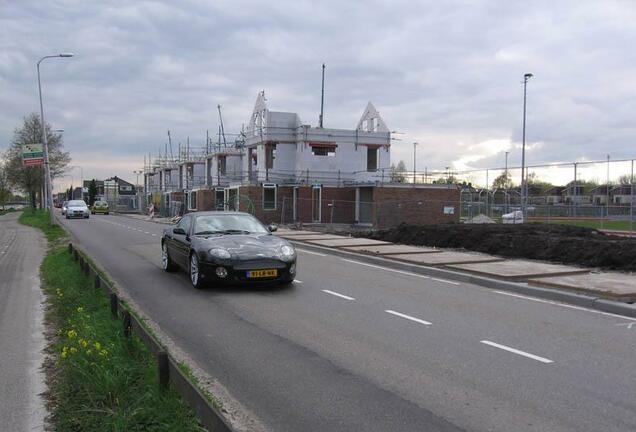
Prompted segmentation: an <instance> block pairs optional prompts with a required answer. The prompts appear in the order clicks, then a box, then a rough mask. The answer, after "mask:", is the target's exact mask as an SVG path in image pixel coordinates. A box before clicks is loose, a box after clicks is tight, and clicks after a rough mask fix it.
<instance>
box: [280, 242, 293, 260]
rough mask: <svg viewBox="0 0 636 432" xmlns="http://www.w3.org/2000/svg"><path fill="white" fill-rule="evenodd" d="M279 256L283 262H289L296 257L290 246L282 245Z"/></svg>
mask: <svg viewBox="0 0 636 432" xmlns="http://www.w3.org/2000/svg"><path fill="white" fill-rule="evenodd" d="M280 256H281V258H282V259H284V260H291V259H293V258H294V257H295V256H296V251H295V250H294V248H293V247H291V246H288V245H283V246H281V247H280Z"/></svg>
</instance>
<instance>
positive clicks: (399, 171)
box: [391, 160, 406, 183]
mask: <svg viewBox="0 0 636 432" xmlns="http://www.w3.org/2000/svg"><path fill="white" fill-rule="evenodd" d="M405 174H406V164H405V163H404V161H402V160H401V161H399V162H398V164H397V167H396V166H395V165H391V181H392V182H394V183H404V182H405V181H406V175H405Z"/></svg>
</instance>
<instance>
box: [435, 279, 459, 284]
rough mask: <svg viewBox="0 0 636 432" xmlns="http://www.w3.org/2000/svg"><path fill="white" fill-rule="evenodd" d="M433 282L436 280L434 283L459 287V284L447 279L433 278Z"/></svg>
mask: <svg viewBox="0 0 636 432" xmlns="http://www.w3.org/2000/svg"><path fill="white" fill-rule="evenodd" d="M431 280H434V281H437V282H443V283H447V284H451V285H459V282H454V281H449V280H446V279H438V278H431Z"/></svg>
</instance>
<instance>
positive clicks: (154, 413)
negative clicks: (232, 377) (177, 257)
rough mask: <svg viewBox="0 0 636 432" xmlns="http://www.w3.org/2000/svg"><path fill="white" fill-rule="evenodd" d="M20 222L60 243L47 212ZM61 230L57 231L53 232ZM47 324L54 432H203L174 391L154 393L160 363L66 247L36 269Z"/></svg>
mask: <svg viewBox="0 0 636 432" xmlns="http://www.w3.org/2000/svg"><path fill="white" fill-rule="evenodd" d="M20 221H21V222H23V223H25V224H27V225H31V226H35V227H38V228H41V229H42V230H43V231H44V232H45V233H47V238H49V239H53V240H57V239H60V238H63V237H64V231H63V230H62V228H60V227H55V226H54V227H51V225H50V224H49V223H48V213H45V212H35V214H33V213H31V212H29V211H26V212H24V213H23V214H22V215H21V217H20ZM58 230H59V231H61V232H58ZM41 275H42V280H43V287H44V291H45V293H46V295H47V299H48V308H47V321H48V322H49V323H51V324H53V325H54V326H55V327H56V328H57V329H58V330H57V337H56V338H54V340H53V341H52V342H51V345H50V347H49V352H50V353H52V357H53V361H52V362H51V365H50V366H52V367H50V368H49V394H50V399H51V400H52V403H51V418H50V422H51V425H52V429H54V430H58V431H102V430H107V431H201V430H203V429H202V428H201V426H200V424H199V422H198V420H197V418H196V417H195V415H194V413H193V412H192V410H191V409H190V408H189V407H188V406H187V404H186V403H185V402H184V401H183V400H182V399H181V397H180V396H179V395H178V393H177V392H176V391H175V390H174V389H173V388H171V387H169V388H168V389H167V390H165V391H161V390H160V389H159V382H158V374H157V364H156V361H155V359H154V357H153V356H152V355H151V353H150V351H148V349H147V348H146V346H145V345H144V344H143V343H142V342H141V341H140V340H139V339H137V338H136V337H134V336H132V337H130V338H126V337H125V335H124V332H123V326H122V323H121V321H120V320H116V319H113V318H112V317H111V314H110V307H109V299H108V298H107V297H106V296H105V295H104V293H103V292H102V291H101V290H99V289H95V288H93V284H92V280H91V279H89V278H87V277H86V276H84V275H83V274H82V272H81V271H80V268H79V266H78V265H77V263H75V262H74V261H73V259H72V256H71V255H70V254H69V253H68V252H67V250H66V248H64V247H53V248H52V249H50V250H49V252H48V254H47V256H46V257H45V259H44V261H43V263H42V266H41Z"/></svg>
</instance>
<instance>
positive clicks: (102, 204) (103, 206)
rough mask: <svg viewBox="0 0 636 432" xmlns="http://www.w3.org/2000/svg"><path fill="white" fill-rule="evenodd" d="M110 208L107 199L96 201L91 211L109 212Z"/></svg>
mask: <svg viewBox="0 0 636 432" xmlns="http://www.w3.org/2000/svg"><path fill="white" fill-rule="evenodd" d="M108 210H109V209H108V203H107V202H106V201H95V203H94V204H93V208H91V213H93V214H96V213H102V214H108Z"/></svg>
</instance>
